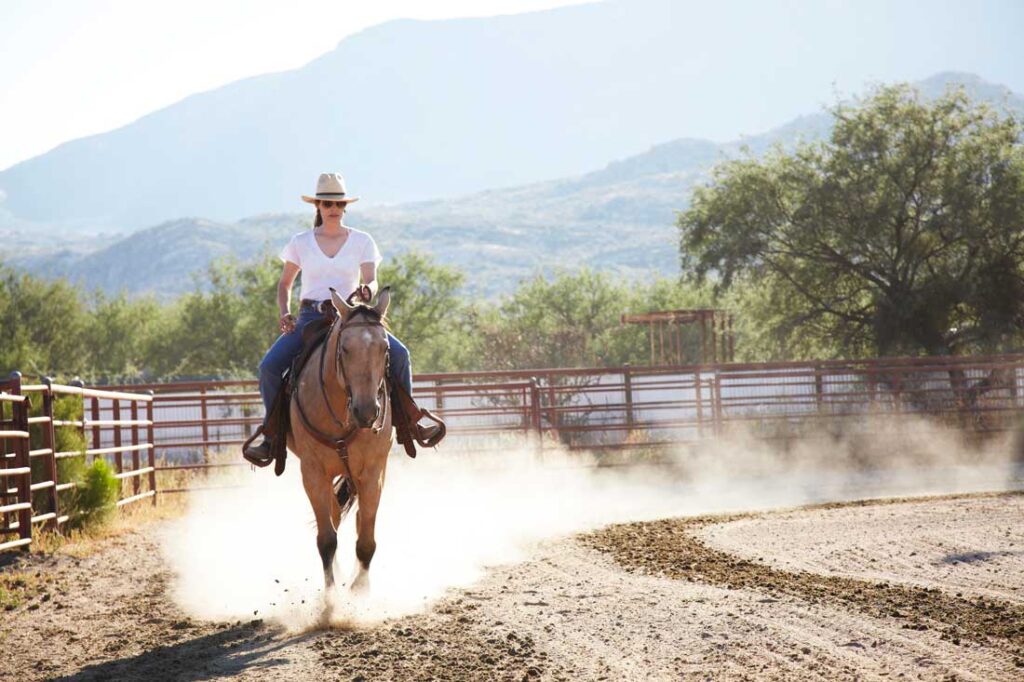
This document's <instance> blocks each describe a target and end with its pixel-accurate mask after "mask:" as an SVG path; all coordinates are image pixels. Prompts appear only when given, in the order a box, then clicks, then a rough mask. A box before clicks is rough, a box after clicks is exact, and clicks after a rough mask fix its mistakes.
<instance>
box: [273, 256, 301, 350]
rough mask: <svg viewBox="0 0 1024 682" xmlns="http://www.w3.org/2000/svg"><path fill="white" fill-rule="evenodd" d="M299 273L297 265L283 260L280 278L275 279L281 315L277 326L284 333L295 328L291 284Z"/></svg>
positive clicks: (278, 308) (278, 307)
mask: <svg viewBox="0 0 1024 682" xmlns="http://www.w3.org/2000/svg"><path fill="white" fill-rule="evenodd" d="M298 274H299V266H298V265H296V264H295V263H292V262H291V261H285V262H284V268H282V269H281V279H279V280H278V281H277V310H278V312H279V313H280V315H281V317H280V319H279V320H278V327H279V328H280V329H281V332H282V333H284V334H288V333H290V332H291V331H292V330H293V329H295V316H294V315H292V314H291V304H292V285H293V284H295V277H296V276H297V275H298Z"/></svg>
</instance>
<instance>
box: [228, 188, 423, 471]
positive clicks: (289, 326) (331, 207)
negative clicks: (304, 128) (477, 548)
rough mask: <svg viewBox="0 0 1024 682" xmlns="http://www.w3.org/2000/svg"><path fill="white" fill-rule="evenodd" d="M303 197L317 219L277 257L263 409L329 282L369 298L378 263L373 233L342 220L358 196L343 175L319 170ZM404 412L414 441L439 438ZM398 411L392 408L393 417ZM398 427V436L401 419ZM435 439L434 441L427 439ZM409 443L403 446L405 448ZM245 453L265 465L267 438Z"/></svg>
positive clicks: (398, 352)
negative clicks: (297, 302) (296, 295)
mask: <svg viewBox="0 0 1024 682" xmlns="http://www.w3.org/2000/svg"><path fill="white" fill-rule="evenodd" d="M302 200H303V201H305V202H308V203H311V204H314V205H315V206H316V218H315V219H314V221H313V229H312V230H307V231H305V232H300V233H299V234H297V235H295V236H293V237H292V239H291V241H290V242H288V244H287V246H285V247H284V250H282V251H281V256H280V257H281V260H282V261H283V262H284V268H283V270H282V271H281V279H280V281H278V283H277V307H278V310H279V311H280V319H279V320H278V327H279V328H280V330H281V336H279V337H278V338H277V341H275V342H274V345H273V346H271V348H270V350H268V351H267V354H266V355H265V356H264V357H263V361H262V362H260V397H261V398H262V399H263V406H264V407H265V408H266V414H268V415H269V413H270V407H271V405H272V404H273V402H274V398H275V397H276V396H277V393H278V391H279V390H280V389H281V382H282V375H283V374H284V372H285V370H287V369H288V368H289V367H290V366H291V363H292V360H293V359H294V358H295V356H296V355H298V353H299V352H300V351H301V350H302V329H303V328H304V327H305V326H306V325H307V324H309V323H310V322H311V321H313V320H316V319H320V318H321V317H323V313H322V312H321V310H322V308H321V306H322V305H332V304H331V293H330V289H331V288H332V287H333V288H334V289H335V290H336V291H338V292H339V293H341V294H342V295H347V294H348V292H351V294H352V297H353V299H352V300H355V301H357V302H359V301H361V302H369V301H370V300H371V299H372V298H373V296H374V295H375V294H376V293H377V266H378V265H379V264H380V261H381V255H380V251H378V250H377V244H376V243H374V241H373V237H371V236H370V235H369V234H367V233H366V232H362V231H360V230H355V229H352V228H351V227H348V226H347V225H344V224H343V223H342V218H343V217H344V215H345V209H346V208H347V207H348V205H349V204H350V203H352V202H354V201H358V200H359V197H349V196H348V195H347V194H346V192H345V179H344V178H343V177H342V176H341V175H340V174H338V173H323V174H321V175H320V178H319V179H318V180H317V183H316V195H315V196H312V197H311V196H306V195H302ZM300 270H301V271H302V293H301V296H300V298H301V301H302V302H301V306H300V308H299V316H298V317H296V316H295V315H292V313H291V294H292V284H294V282H295V277H296V276H297V275H298V274H299V271H300ZM388 345H389V348H390V356H391V357H390V378H391V382H392V385H393V386H397V387H399V388H401V389H404V391H405V392H406V393H407V394H408V395H410V396H411V395H412V367H411V365H410V363H409V350H408V349H407V348H406V347H405V346H404V345H403V344H402V342H401V341H399V340H398V339H396V338H395V337H394V336H393V335H392V334H391V333H390V332H389V333H388ZM410 411H411V412H412V414H407V415H406V417H407V418H409V419H410V421H412V422H413V423H412V424H409V425H408V426H409V428H410V429H412V430H413V433H414V434H415V438H416V440H418V441H420V442H421V443H424V442H428V443H429V442H431V441H433V442H436V440H435V439H437V437H438V435H439V433H440V434H441V436H442V437H443V427H441V426H440V425H436V424H435V425H430V426H424V427H420V426H418V425H416V424H415V420H416V419H418V418H419V416H420V411H419V410H418V408H415V407H414V406H413V407H412V409H411V410H410V409H409V408H408V407H407V409H406V412H410ZM400 412H401V411H396V417H397V416H399V414H400ZM396 427H398V428H399V435H400V438H399V439H400V441H401V439H402V438H401V437H402V427H403V424H396ZM431 444H433V443H431ZM408 449H409V448H408V446H407V450H408ZM245 455H246V458H247V459H249V460H250V461H252V462H254V463H258V464H269V463H270V461H271V458H270V457H271V456H270V441H269V440H268V439H266V438H264V440H263V442H262V443H260V444H259V445H256V446H249V447H248V448H246V450H245Z"/></svg>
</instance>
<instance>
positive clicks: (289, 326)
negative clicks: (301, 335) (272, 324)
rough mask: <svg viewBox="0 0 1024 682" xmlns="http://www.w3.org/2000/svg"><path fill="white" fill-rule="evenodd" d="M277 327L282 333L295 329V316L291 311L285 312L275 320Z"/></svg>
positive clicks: (288, 332) (289, 332)
mask: <svg viewBox="0 0 1024 682" xmlns="http://www.w3.org/2000/svg"><path fill="white" fill-rule="evenodd" d="M277 327H278V329H280V330H281V333H282V334H291V333H292V332H293V331H295V316H294V315H292V314H291V313H285V314H284V315H282V316H281V319H279V320H278V321H277Z"/></svg>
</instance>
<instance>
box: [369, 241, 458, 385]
mask: <svg viewBox="0 0 1024 682" xmlns="http://www.w3.org/2000/svg"><path fill="white" fill-rule="evenodd" d="M377 280H378V282H380V285H381V286H382V287H383V286H388V287H391V306H390V308H389V311H388V323H389V325H390V327H391V331H392V333H393V334H394V335H395V336H396V337H398V338H399V339H400V340H401V341H402V342H403V343H404V344H405V345H407V346H408V347H409V349H410V354H411V355H412V359H413V368H414V371H416V372H441V371H451V370H454V369H459V368H463V367H466V366H467V365H469V364H471V363H472V357H473V355H474V353H473V349H474V347H475V337H474V334H473V331H472V329H471V328H470V327H469V317H468V314H469V311H468V307H467V305H466V304H465V302H464V301H463V300H462V297H461V296H460V295H459V288H460V287H461V286H462V282H463V275H462V273H461V272H459V271H458V270H456V269H455V268H452V267H449V266H445V265H438V264H437V263H435V262H434V261H433V260H432V259H431V258H430V257H429V256H424V255H422V254H418V253H406V254H402V255H401V256H399V257H398V258H396V259H394V260H393V261H389V262H386V263H385V264H384V265H383V266H381V268H380V272H378V273H377Z"/></svg>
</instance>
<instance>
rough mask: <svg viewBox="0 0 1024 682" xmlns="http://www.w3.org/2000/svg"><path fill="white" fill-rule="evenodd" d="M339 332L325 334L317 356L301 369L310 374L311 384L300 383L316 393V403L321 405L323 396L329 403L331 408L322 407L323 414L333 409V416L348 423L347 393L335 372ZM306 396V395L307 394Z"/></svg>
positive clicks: (304, 400) (332, 331)
mask: <svg viewBox="0 0 1024 682" xmlns="http://www.w3.org/2000/svg"><path fill="white" fill-rule="evenodd" d="M340 337H341V333H340V330H334V329H332V330H331V331H330V332H328V334H327V338H325V339H324V342H323V344H322V345H321V346H320V354H319V356H317V355H314V356H313V357H312V358H310V361H309V362H308V363H306V366H305V367H304V368H303V374H305V373H306V372H312V377H313V379H314V380H313V381H312V382H301V383H302V384H303V385H306V386H309V387H310V389H309V390H310V391H315V392H316V398H315V399H314V400H315V401H316V402H319V403H321V404H322V401H323V399H324V395H326V397H327V399H329V400H330V401H331V406H330V408H328V406H327V405H323V409H324V411H325V412H328V411H330V409H333V411H334V414H335V415H337V417H338V418H339V419H341V420H342V421H343V422H347V421H348V391H346V390H345V385H344V384H343V383H342V381H341V379H340V378H339V377H338V372H337V369H336V367H337V364H336V363H337V362H338V361H337V357H338V342H339V340H340ZM307 395H308V394H307ZM306 400H307V399H306V398H303V402H304V403H305V402H306Z"/></svg>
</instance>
